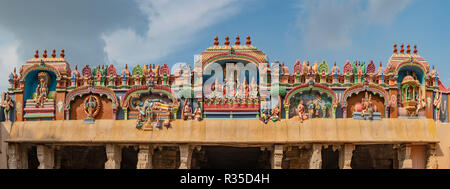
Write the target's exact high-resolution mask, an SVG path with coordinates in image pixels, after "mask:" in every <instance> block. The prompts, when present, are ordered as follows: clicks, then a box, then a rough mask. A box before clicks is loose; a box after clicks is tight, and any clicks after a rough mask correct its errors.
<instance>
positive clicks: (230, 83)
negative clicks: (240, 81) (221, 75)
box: [226, 74, 236, 99]
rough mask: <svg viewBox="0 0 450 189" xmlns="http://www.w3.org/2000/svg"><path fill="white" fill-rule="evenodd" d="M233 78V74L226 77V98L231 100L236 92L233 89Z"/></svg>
mask: <svg viewBox="0 0 450 189" xmlns="http://www.w3.org/2000/svg"><path fill="white" fill-rule="evenodd" d="M234 86H235V85H234V78H233V74H230V77H228V79H227V94H226V96H227V98H229V99H233V98H234V93H235V92H236V90H235V88H234Z"/></svg>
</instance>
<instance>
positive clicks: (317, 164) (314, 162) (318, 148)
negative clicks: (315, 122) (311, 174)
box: [309, 144, 322, 169]
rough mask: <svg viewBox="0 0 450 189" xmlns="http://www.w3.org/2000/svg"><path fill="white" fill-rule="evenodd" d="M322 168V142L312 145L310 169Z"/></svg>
mask: <svg viewBox="0 0 450 189" xmlns="http://www.w3.org/2000/svg"><path fill="white" fill-rule="evenodd" d="M320 168H322V144H313V145H312V155H311V159H310V160H309V169H320Z"/></svg>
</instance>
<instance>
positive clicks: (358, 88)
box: [341, 83, 389, 107]
mask: <svg viewBox="0 0 450 189" xmlns="http://www.w3.org/2000/svg"><path fill="white" fill-rule="evenodd" d="M362 91H370V92H373V93H374V94H377V95H379V96H380V97H382V98H383V99H384V105H385V106H388V104H389V103H388V102H389V98H388V94H387V92H386V90H384V89H383V88H382V87H380V86H378V85H375V84H368V83H361V84H357V85H353V86H351V87H349V88H348V89H347V90H345V91H344V93H343V95H342V103H341V105H342V106H343V107H346V106H347V99H348V98H349V97H350V96H351V95H352V94H358V93H359V92H362Z"/></svg>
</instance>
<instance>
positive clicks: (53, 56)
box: [52, 49, 56, 58]
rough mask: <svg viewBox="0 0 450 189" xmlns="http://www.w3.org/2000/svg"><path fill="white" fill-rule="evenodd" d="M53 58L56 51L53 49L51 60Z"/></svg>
mask: <svg viewBox="0 0 450 189" xmlns="http://www.w3.org/2000/svg"><path fill="white" fill-rule="evenodd" d="M55 57H56V50H55V49H53V52H52V58H55Z"/></svg>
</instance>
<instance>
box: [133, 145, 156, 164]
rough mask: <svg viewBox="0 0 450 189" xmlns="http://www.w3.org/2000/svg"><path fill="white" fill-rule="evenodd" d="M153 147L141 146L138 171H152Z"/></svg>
mask: <svg viewBox="0 0 450 189" xmlns="http://www.w3.org/2000/svg"><path fill="white" fill-rule="evenodd" d="M152 157H153V147H152V146H150V145H139V153H138V162H137V166H136V168H137V169H152V168H153V166H152V161H153V158H152Z"/></svg>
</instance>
